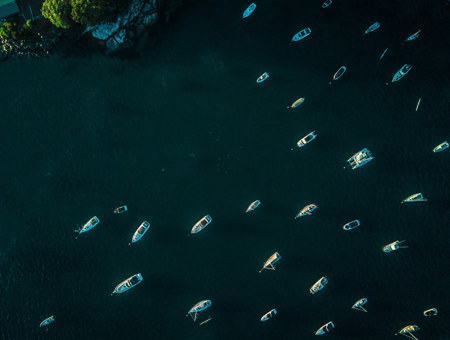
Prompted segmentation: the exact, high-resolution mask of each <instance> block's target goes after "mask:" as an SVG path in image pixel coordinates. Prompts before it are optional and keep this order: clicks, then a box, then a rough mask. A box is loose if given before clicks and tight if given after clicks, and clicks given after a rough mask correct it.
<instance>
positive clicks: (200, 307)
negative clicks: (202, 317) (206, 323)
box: [186, 300, 211, 322]
mask: <svg viewBox="0 0 450 340" xmlns="http://www.w3.org/2000/svg"><path fill="white" fill-rule="evenodd" d="M209 307H211V300H202V301H200V302H197V303H196V304H195V305H194V307H192V308H191V309H189V312H188V313H187V315H186V316H188V315H190V317H191V318H192V320H194V322H195V321H196V320H197V318H198V314H199V313H200V312H201V311H204V310H205V309H206V308H209Z"/></svg>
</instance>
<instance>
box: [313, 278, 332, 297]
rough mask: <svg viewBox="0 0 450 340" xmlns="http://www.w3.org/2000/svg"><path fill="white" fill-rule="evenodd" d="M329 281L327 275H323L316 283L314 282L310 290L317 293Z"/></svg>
mask: <svg viewBox="0 0 450 340" xmlns="http://www.w3.org/2000/svg"><path fill="white" fill-rule="evenodd" d="M327 283H328V279H327V277H326V276H322V277H321V278H320V279H319V280H318V281H317V282H316V283H314V284H313V285H312V286H311V288H309V292H310V293H311V294H316V293H317V292H318V291H319V290H322V289H323V287H325V285H326V284H327Z"/></svg>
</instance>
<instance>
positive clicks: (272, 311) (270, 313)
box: [261, 308, 277, 321]
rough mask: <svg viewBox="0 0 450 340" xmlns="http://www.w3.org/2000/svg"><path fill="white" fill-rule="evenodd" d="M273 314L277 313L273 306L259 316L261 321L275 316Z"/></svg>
mask: <svg viewBox="0 0 450 340" xmlns="http://www.w3.org/2000/svg"><path fill="white" fill-rule="evenodd" d="M275 314H277V310H276V309H275V308H274V309H272V310H270V311H269V312H267V313H266V314H264V315H263V316H262V317H261V321H267V320H269V319H272V318H273V317H274V316H275Z"/></svg>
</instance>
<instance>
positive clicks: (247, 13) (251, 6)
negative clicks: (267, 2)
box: [242, 3, 256, 19]
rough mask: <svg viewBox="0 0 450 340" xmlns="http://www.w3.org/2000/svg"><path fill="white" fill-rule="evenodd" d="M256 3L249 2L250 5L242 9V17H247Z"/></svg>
mask: <svg viewBox="0 0 450 340" xmlns="http://www.w3.org/2000/svg"><path fill="white" fill-rule="evenodd" d="M255 8H256V5H255V4H254V3H252V4H250V6H248V7H247V9H246V10H245V11H244V14H242V19H245V18H247V17H248V16H249V15H250V14H252V13H253V11H254V10H255Z"/></svg>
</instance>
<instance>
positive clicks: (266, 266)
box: [259, 252, 281, 273]
mask: <svg viewBox="0 0 450 340" xmlns="http://www.w3.org/2000/svg"><path fill="white" fill-rule="evenodd" d="M280 260H281V255H280V254H278V253H277V252H275V253H273V254H272V255H271V256H270V257H269V258H268V259H267V261H266V262H264V266H263V267H262V268H261V270H260V271H259V272H260V273H261V272H262V271H263V270H264V269H270V270H275V266H274V264H275V263H277V262H278V261H280Z"/></svg>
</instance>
